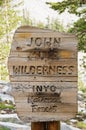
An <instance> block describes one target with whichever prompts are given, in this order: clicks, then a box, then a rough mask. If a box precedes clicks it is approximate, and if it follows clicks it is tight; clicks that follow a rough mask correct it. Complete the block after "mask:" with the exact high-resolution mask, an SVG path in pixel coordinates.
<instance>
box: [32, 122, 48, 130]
mask: <svg viewBox="0 0 86 130" xmlns="http://www.w3.org/2000/svg"><path fill="white" fill-rule="evenodd" d="M31 130H46V123H45V122H32V123H31Z"/></svg>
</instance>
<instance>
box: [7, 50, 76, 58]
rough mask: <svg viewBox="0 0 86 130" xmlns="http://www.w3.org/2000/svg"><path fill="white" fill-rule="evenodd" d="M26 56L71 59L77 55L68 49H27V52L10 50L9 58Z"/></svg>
mask: <svg viewBox="0 0 86 130" xmlns="http://www.w3.org/2000/svg"><path fill="white" fill-rule="evenodd" d="M12 57H13V58H28V59H33V58H35V59H40V58H41V59H43V58H49V59H57V60H58V59H70V58H71V59H72V58H76V57H77V53H76V52H75V51H74V50H73V51H69V50H62V49H61V50H60V49H59V50H54V51H53V50H52V51H40V50H38V51H34V50H33V51H28V52H16V53H15V52H14V51H11V53H10V56H9V58H12Z"/></svg>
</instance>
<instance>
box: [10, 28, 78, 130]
mask: <svg viewBox="0 0 86 130" xmlns="http://www.w3.org/2000/svg"><path fill="white" fill-rule="evenodd" d="M8 71H9V78H10V82H11V87H12V91H11V95H12V96H14V99H15V103H16V111H17V113H18V116H19V118H20V119H21V120H22V121H24V122H26V123H27V122H34V123H35V122H45V121H46V122H49V121H59V120H67V119H69V118H72V117H74V116H75V114H76V112H77V40H76V37H75V36H74V35H72V34H65V33H60V32H54V31H52V30H46V29H40V28H36V27H30V26H22V27H20V28H18V29H17V30H16V32H15V34H14V37H13V43H12V46H11V50H10V55H9V57H8ZM34 123H33V126H32V127H33V128H34V126H36V128H37V129H39V125H38V124H34ZM40 126H42V127H44V124H41V123H40ZM47 127H48V130H51V129H53V130H54V128H55V127H57V124H56V122H52V123H50V124H47ZM33 128H32V129H33ZM58 128H59V127H58Z"/></svg>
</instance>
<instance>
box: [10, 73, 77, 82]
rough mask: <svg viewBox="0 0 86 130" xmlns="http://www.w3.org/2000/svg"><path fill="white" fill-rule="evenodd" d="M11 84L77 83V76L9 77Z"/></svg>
mask: <svg viewBox="0 0 86 130" xmlns="http://www.w3.org/2000/svg"><path fill="white" fill-rule="evenodd" d="M9 79H10V81H11V82H34V81H35V82H38V81H40V82H77V76H66V77H65V76H58V77H57V76H45V77H44V76H38V75H37V76H19V75H16V76H15V75H10V77H9Z"/></svg>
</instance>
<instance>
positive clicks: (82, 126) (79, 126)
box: [77, 121, 86, 129]
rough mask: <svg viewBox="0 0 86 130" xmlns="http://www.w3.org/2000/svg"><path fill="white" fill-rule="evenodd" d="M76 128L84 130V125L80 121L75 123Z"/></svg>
mask: <svg viewBox="0 0 86 130" xmlns="http://www.w3.org/2000/svg"><path fill="white" fill-rule="evenodd" d="M77 127H78V128H80V129H85V128H86V124H85V123H84V122H82V121H79V122H77Z"/></svg>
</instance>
